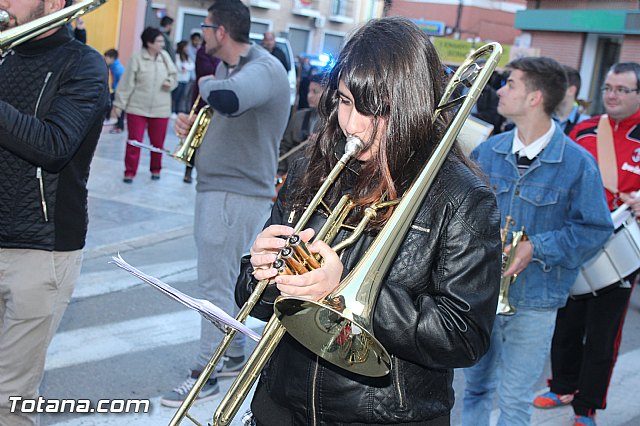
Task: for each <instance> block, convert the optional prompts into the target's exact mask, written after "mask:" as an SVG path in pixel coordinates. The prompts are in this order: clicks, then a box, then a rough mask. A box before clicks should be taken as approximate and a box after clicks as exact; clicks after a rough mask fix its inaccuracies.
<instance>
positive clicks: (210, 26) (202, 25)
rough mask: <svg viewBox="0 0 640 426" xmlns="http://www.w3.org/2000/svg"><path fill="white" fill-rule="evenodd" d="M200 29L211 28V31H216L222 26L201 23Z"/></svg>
mask: <svg viewBox="0 0 640 426" xmlns="http://www.w3.org/2000/svg"><path fill="white" fill-rule="evenodd" d="M200 28H202V29H204V28H211V29H214V30H215V29H216V28H220V25H218V24H207V23H204V22H201V23H200Z"/></svg>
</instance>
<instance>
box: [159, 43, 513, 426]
mask: <svg viewBox="0 0 640 426" xmlns="http://www.w3.org/2000/svg"><path fill="white" fill-rule="evenodd" d="M501 54H502V47H501V46H500V45H499V44H498V43H489V44H487V45H485V46H483V47H481V48H480V49H478V50H476V51H475V52H474V53H473V54H471V55H470V56H469V57H468V58H467V59H466V60H465V61H464V62H463V64H462V65H461V66H460V67H459V68H458V70H457V71H456V73H455V74H454V75H453V77H452V78H451V80H450V82H449V84H448V85H447V87H446V89H445V93H444V95H443V97H442V99H441V100H440V103H439V105H438V107H437V108H436V112H435V116H436V118H437V116H438V115H440V114H441V113H442V112H444V111H447V110H451V109H455V108H458V111H457V114H456V116H455V117H454V118H453V120H452V121H451V123H450V124H449V126H448V128H447V131H446V133H445V136H444V137H443V140H442V141H440V143H439V144H438V146H437V147H436V148H435V150H434V152H433V154H432V155H431V157H430V159H429V161H428V162H427V164H426V165H425V166H424V167H423V169H422V171H421V172H420V173H419V175H418V177H417V178H416V180H415V181H414V182H413V184H412V185H411V187H410V188H409V189H408V190H407V191H406V193H405V194H404V195H403V197H402V200H400V201H399V202H398V201H397V200H396V201H393V202H383V201H380V202H378V203H376V204H374V205H373V206H370V207H369V208H367V209H366V210H365V213H364V217H363V219H362V221H361V222H360V223H359V224H358V225H357V226H356V227H355V229H354V230H353V233H352V235H351V236H350V237H349V238H348V239H347V240H344V241H343V242H341V243H340V244H338V245H336V246H333V247H332V248H333V249H334V250H335V251H340V250H343V249H344V248H345V247H347V246H349V245H350V244H352V243H353V242H355V241H357V239H358V238H359V236H360V235H361V233H362V232H363V231H364V229H365V227H366V225H367V223H368V221H369V220H370V219H371V218H373V217H375V215H376V211H377V210H379V209H381V208H385V207H389V206H391V205H395V209H394V212H393V214H392V215H391V218H390V219H389V220H388V221H387V223H386V224H385V226H384V227H383V228H382V230H381V231H380V233H379V234H378V236H377V237H376V238H375V240H374V241H373V243H372V245H371V246H370V247H369V250H368V251H367V253H366V254H365V256H364V258H363V259H361V260H360V261H359V263H358V265H356V267H355V268H354V269H353V270H352V271H351V273H349V275H348V276H347V277H346V278H345V279H344V280H343V281H342V282H341V284H340V285H339V286H338V288H337V289H336V290H334V292H332V293H331V294H330V295H328V296H327V297H325V298H324V299H323V300H321V301H318V302H311V301H308V300H304V299H299V298H293V297H280V298H278V299H277V300H276V305H275V307H274V315H273V316H272V317H271V319H270V320H269V322H268V323H267V325H266V326H265V329H264V332H263V334H262V339H261V340H260V342H259V343H258V345H257V347H256V348H255V350H254V351H253V352H252V354H251V356H250V357H249V359H248V360H247V362H246V364H245V366H244V368H243V369H242V371H241V372H240V373H239V375H238V376H237V377H236V379H235V381H234V382H233V384H232V385H231V388H230V389H229V391H228V392H227V394H226V395H225V396H224V398H223V399H222V402H221V403H220V406H219V407H218V409H217V410H216V412H215V414H214V416H213V424H214V425H228V424H230V423H231V421H232V420H233V417H234V416H235V414H236V413H237V411H238V409H239V408H240V406H241V405H242V402H243V401H244V400H245V399H246V396H247V395H248V393H249V391H250V389H251V387H252V386H253V384H254V382H255V380H256V379H257V378H258V376H259V375H260V372H261V370H262V368H263V367H264V365H265V364H266V362H267V361H268V360H269V358H270V356H271V354H272V353H273V351H274V350H275V348H276V347H277V345H278V343H279V342H280V340H281V339H282V337H283V336H284V334H285V332H289V333H290V334H291V335H292V336H293V337H294V338H296V339H297V340H298V341H300V343H302V344H303V345H305V346H306V347H307V348H308V349H310V350H311V351H313V352H315V353H316V354H318V355H319V356H321V357H323V358H324V359H326V360H328V361H329V362H332V363H334V364H336V365H338V366H340V367H342V368H345V369H347V370H350V371H353V372H356V373H359V374H364V375H367V376H383V375H385V374H387V373H388V372H389V371H390V369H391V357H390V355H389V354H388V353H387V351H386V350H385V349H384V347H383V346H382V345H381V344H380V343H379V342H378V341H377V340H376V338H375V337H374V336H373V331H372V324H371V317H370V314H371V313H372V311H373V307H374V305H375V300H376V298H377V294H378V290H379V288H380V285H381V283H382V278H383V277H384V275H385V273H386V271H387V270H388V268H389V267H390V266H391V262H392V260H393V258H394V257H395V254H396V253H397V250H398V249H399V247H400V244H401V242H402V240H403V237H404V235H405V234H406V232H407V231H408V229H409V227H410V225H411V223H412V221H413V218H414V216H415V214H416V213H417V211H418V208H419V206H420V204H421V201H422V199H424V197H425V196H426V194H427V192H428V189H429V187H430V186H431V184H432V182H433V181H434V179H435V177H436V174H437V172H438V170H439V169H440V166H441V165H442V163H443V162H444V160H445V158H446V156H447V154H448V152H449V150H450V149H451V147H452V146H453V143H454V142H455V140H456V137H457V135H458V133H459V131H460V129H461V127H462V125H463V123H464V121H465V120H466V118H467V117H468V115H469V114H470V112H471V109H472V107H473V105H474V103H475V102H476V101H477V99H478V97H479V96H480V93H481V92H482V89H483V87H484V86H485V85H486V84H487V82H488V81H489V77H490V76H491V73H492V72H493V70H494V69H495V67H496V66H497V63H498V60H499V59H500V56H501ZM485 57H486V58H487V59H486V62H485V64H484V65H481V64H479V63H478V60H479V59H481V58H485ZM461 84H465V85H467V86H470V89H469V91H468V93H467V95H466V96H462V97H458V98H455V99H453V93H454V90H455V89H456V88H458V87H459V86H460V85H461ZM362 148H363V143H362V141H360V140H359V139H357V138H348V139H347V145H346V148H345V154H344V155H343V156H342V157H341V158H340V159H339V161H338V163H337V164H336V165H335V166H334V168H333V170H331V172H330V173H329V175H328V176H327V178H326V179H325V181H324V182H323V184H322V186H321V187H320V189H319V190H318V192H317V193H316V194H315V195H314V197H313V199H312V200H311V202H310V203H309V206H308V207H307V208H306V209H305V211H304V212H303V213H302V215H301V217H300V219H299V220H298V222H297V223H296V225H295V226H294V235H293V236H292V237H290V238H289V239H288V240H287V244H286V246H285V248H284V249H283V250H281V252H280V253H279V254H278V258H277V260H276V262H274V265H273V266H274V267H275V268H276V269H278V270H279V271H282V273H304V272H306V271H309V270H313V269H314V268H317V267H319V266H320V260H319V259H317V258H315V256H314V255H312V254H310V252H309V251H308V250H307V249H306V245H305V244H304V243H303V242H302V241H300V238H299V237H298V236H297V233H299V232H300V231H302V230H303V229H304V228H305V226H306V224H307V222H308V220H309V219H310V218H311V216H312V215H313V214H314V212H315V210H316V209H317V208H319V207H323V206H324V207H325V208H326V204H325V203H324V201H323V198H324V196H325V194H326V192H327V191H328V189H329V188H330V186H331V185H332V184H333V182H335V180H336V179H337V176H338V175H339V173H340V172H341V171H342V170H343V169H344V167H345V166H346V164H347V162H348V161H349V160H350V159H352V158H354V157H357V155H358V153H359V152H360V151H361V150H362ZM351 204H352V201H351V200H350V199H349V197H348V196H345V197H343V198H342V199H340V200H339V201H338V204H337V205H336V207H334V208H333V209H332V210H331V212H330V214H329V215H328V218H327V220H326V222H325V224H324V225H323V226H322V228H321V229H320V231H319V232H318V234H317V235H316V236H315V239H319V238H321V239H322V240H323V241H325V242H328V241H331V240H332V239H333V237H334V236H335V235H336V233H337V232H338V230H339V229H340V227H341V226H343V224H342V221H343V220H344V218H345V217H346V215H347V214H348V212H349V210H350V208H351ZM345 212H346V213H345ZM345 226H346V225H345ZM268 283H269V280H262V281H260V282H259V283H258V284H257V285H256V288H255V290H254V292H253V293H252V294H251V296H250V297H249V299H248V300H247V302H246V303H245V304H244V306H242V308H241V309H240V312H239V313H238V315H237V317H236V318H237V319H238V320H239V321H244V320H245V319H246V318H247V316H248V315H249V313H250V312H251V310H252V309H253V307H254V306H255V305H256V304H257V303H258V301H259V300H260V298H261V297H262V293H263V292H264V290H265V289H266V287H267V285H268ZM235 334H236V331H235V330H228V332H227V333H225V335H224V337H223V340H222V343H221V344H220V346H218V348H217V349H216V350H215V352H214V354H213V355H212V357H211V359H210V360H209V363H208V364H207V366H205V368H204V370H203V372H202V373H201V374H200V376H199V377H198V379H197V380H196V383H195V384H194V386H193V388H192V389H191V391H190V392H189V394H188V395H187V397H186V398H185V400H184V401H183V404H182V405H181V406H180V408H179V409H178V411H177V412H176V414H175V415H174V417H173V418H172V420H171V422H170V423H169V424H170V425H172V426H175V425H179V424H180V422H181V421H182V419H184V417H188V418H189V419H190V420H192V421H193V422H194V423H195V424H199V423H197V422H196V421H195V419H193V418H192V417H191V416H190V415H189V414H188V410H189V408H190V407H191V405H192V404H193V402H194V400H195V398H196V396H197V395H198V393H199V392H200V390H201V389H202V387H203V386H204V384H205V383H206V381H207V379H208V378H209V376H210V375H211V374H212V373H213V371H214V369H215V366H216V364H217V363H218V362H219V361H220V359H221V357H222V354H223V353H224V351H225V350H226V348H227V347H228V345H229V343H230V342H231V340H232V339H233V338H234V336H235Z"/></svg>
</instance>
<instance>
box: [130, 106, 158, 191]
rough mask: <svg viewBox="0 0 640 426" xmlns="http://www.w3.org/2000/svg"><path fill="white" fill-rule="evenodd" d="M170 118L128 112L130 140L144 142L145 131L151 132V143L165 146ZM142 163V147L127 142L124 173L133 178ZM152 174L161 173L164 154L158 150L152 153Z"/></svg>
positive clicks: (156, 145)
mask: <svg viewBox="0 0 640 426" xmlns="http://www.w3.org/2000/svg"><path fill="white" fill-rule="evenodd" d="M168 123H169V118H168V117H167V118H151V117H143V116H141V115H135V114H129V113H127V131H128V132H129V136H128V138H129V140H135V141H138V142H140V143H142V141H143V139H144V131H145V129H147V131H148V132H149V140H150V142H151V145H153V146H155V147H156V148H163V147H164V138H165V136H166V135H167V124H168ZM139 163H140V148H138V147H135V146H131V145H129V144H127V151H126V152H125V155H124V175H125V177H130V178H133V177H135V175H136V172H137V171H138V164H139ZM149 169H150V170H151V173H152V174H159V173H160V170H161V169H162V154H160V153H157V152H152V153H151V166H150V167H149Z"/></svg>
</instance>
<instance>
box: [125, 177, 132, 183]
mask: <svg viewBox="0 0 640 426" xmlns="http://www.w3.org/2000/svg"><path fill="white" fill-rule="evenodd" d="M122 181H123V182H124V183H133V178H130V177H124V178H123V179H122Z"/></svg>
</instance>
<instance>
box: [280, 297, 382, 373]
mask: <svg viewBox="0 0 640 426" xmlns="http://www.w3.org/2000/svg"><path fill="white" fill-rule="evenodd" d="M338 299H339V298H338ZM329 303H332V304H333V305H334V306H330V305H329ZM275 311H276V317H277V318H278V320H279V321H280V322H281V324H282V325H283V326H284V327H285V328H286V329H287V332H288V333H289V334H291V336H292V337H293V338H294V339H296V340H297V341H299V342H304V345H305V346H306V347H307V349H309V350H311V351H312V352H314V353H316V354H317V355H319V356H320V357H321V358H323V359H325V360H326V361H329V362H330V363H332V364H334V365H337V366H338V367H340V368H343V369H345V370H349V371H351V372H353V373H356V374H361V375H364V376H369V377H382V376H385V375H387V374H388V373H389V371H390V370H391V357H390V356H389V353H388V352H387V351H386V349H385V348H384V347H383V346H382V344H381V343H380V342H379V341H378V340H377V339H376V338H375V337H374V336H373V333H372V332H370V331H369V330H368V327H366V326H365V325H364V324H363V322H362V320H363V318H357V315H355V313H353V311H351V310H350V309H348V308H347V307H346V306H344V302H342V303H340V301H339V300H338V301H335V299H334V301H333V302H328V301H326V300H325V301H322V302H313V301H310V300H306V299H300V298H296V297H287V298H281V299H279V300H278V301H277V302H276V309H275Z"/></svg>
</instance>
